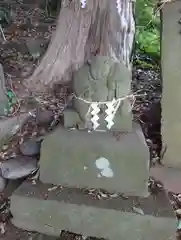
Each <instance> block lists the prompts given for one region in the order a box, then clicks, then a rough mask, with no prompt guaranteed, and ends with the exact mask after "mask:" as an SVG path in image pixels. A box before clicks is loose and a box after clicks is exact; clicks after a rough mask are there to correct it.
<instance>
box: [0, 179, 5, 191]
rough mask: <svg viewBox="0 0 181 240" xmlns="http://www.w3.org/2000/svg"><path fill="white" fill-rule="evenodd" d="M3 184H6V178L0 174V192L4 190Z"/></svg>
mask: <svg viewBox="0 0 181 240" xmlns="http://www.w3.org/2000/svg"><path fill="white" fill-rule="evenodd" d="M5 186H6V179H4V178H3V177H1V176H0V192H2V191H3V190H4V188H5Z"/></svg>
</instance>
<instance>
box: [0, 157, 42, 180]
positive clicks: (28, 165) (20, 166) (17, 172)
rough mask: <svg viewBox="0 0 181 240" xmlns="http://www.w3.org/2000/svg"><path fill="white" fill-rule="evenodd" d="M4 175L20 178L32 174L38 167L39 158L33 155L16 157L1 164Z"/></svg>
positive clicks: (10, 177)
mask: <svg viewBox="0 0 181 240" xmlns="http://www.w3.org/2000/svg"><path fill="white" fill-rule="evenodd" d="M0 167H1V173H2V177H4V178H5V179H19V178H23V177H26V176H28V175H30V174H31V173H32V172H34V171H35V170H36V169H37V168H38V165H37V159H35V158H32V157H15V158H11V159H9V160H7V161H6V162H3V163H2V164H1V166H0Z"/></svg>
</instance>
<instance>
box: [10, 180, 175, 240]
mask: <svg viewBox="0 0 181 240" xmlns="http://www.w3.org/2000/svg"><path fill="white" fill-rule="evenodd" d="M50 186H51V187H52V185H48V184H47V185H42V183H40V182H37V183H36V184H32V183H31V182H24V183H23V184H22V185H21V186H20V187H19V188H18V189H17V190H16V191H15V192H14V193H13V195H12V197H11V212H12V215H13V218H12V223H13V224H14V225H15V226H16V227H18V228H21V229H24V230H29V231H36V232H40V233H43V234H46V235H50V236H55V237H59V236H60V232H61V230H65V231H69V232H73V233H76V234H82V235H84V236H92V237H98V238H101V237H103V238H105V239H111V240H118V239H122V240H127V239H129V240H135V239H139V240H145V239H146V240H152V239H159V240H167V239H168V240H171V239H173V240H174V239H175V238H174V237H175V232H176V224H177V221H176V218H175V215H174V213H173V211H172V207H171V205H170V203H169V200H168V198H167V195H166V194H165V192H164V191H160V192H158V194H157V195H149V197H148V198H140V197H131V196H130V197H129V198H123V197H121V196H118V197H115V198H111V199H96V198H95V197H94V196H92V195H90V194H88V193H86V191H83V190H81V189H75V188H74V189H68V188H60V187H59V188H56V189H55V188H54V190H51V191H50ZM138 209H141V214H140V212H139V211H138Z"/></svg>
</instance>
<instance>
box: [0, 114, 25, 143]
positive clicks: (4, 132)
mask: <svg viewBox="0 0 181 240" xmlns="http://www.w3.org/2000/svg"><path fill="white" fill-rule="evenodd" d="M28 117H29V115H28V114H26V113H25V114H21V115H19V116H15V117H12V118H7V119H6V120H0V147H1V146H3V145H4V143H5V142H6V141H7V140H8V139H9V138H11V137H12V136H13V135H14V134H16V133H17V131H18V130H19V129H20V128H21V127H22V126H23V125H24V123H25V122H26V120H27V119H28Z"/></svg>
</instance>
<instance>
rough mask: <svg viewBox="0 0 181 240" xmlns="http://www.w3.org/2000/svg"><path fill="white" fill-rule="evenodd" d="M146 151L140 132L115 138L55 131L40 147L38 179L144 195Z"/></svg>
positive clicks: (46, 181) (109, 134) (105, 133)
mask: <svg viewBox="0 0 181 240" xmlns="http://www.w3.org/2000/svg"><path fill="white" fill-rule="evenodd" d="M148 162H149V151H148V148H147V146H146V143H145V140H144V137H143V135H142V132H141V129H140V127H139V126H138V125H135V127H134V129H133V131H132V132H130V133H122V134H120V138H119V139H118V138H116V137H115V136H114V134H113V133H112V132H92V133H88V132H87V131H76V130H67V129H64V128H61V127H60V128H58V129H57V130H55V131H54V132H53V133H52V134H50V135H48V136H46V138H45V139H44V141H43V143H42V146H41V157H40V179H41V181H42V182H44V183H53V184H58V185H59V184H61V185H68V186H79V187H95V188H104V189H107V190H110V191H119V192H124V193H125V194H135V195H147V180H148V176H149V166H148V165H149V164H148Z"/></svg>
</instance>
